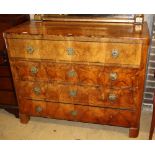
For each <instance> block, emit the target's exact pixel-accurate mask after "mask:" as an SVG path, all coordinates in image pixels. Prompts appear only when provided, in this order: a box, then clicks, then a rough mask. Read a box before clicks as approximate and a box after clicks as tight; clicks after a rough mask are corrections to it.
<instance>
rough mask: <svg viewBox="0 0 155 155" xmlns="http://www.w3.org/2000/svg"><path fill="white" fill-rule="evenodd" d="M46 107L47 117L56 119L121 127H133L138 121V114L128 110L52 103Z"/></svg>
mask: <svg viewBox="0 0 155 155" xmlns="http://www.w3.org/2000/svg"><path fill="white" fill-rule="evenodd" d="M46 107H47V116H48V117H51V118H56V119H66V120H73V121H80V122H90V123H98V124H108V125H120V126H131V125H133V124H134V123H135V120H136V119H135V118H136V113H135V112H131V111H127V110H125V111H123V110H114V109H108V108H98V107H89V106H80V105H70V104H61V103H59V104H57V103H50V102H49V103H47V106H46Z"/></svg>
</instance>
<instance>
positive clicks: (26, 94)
mask: <svg viewBox="0 0 155 155" xmlns="http://www.w3.org/2000/svg"><path fill="white" fill-rule="evenodd" d="M15 86H16V90H17V94H18V96H21V97H23V98H29V99H45V97H46V92H47V84H46V83H39V82H24V81H15Z"/></svg>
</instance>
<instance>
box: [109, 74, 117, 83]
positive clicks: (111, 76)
mask: <svg viewBox="0 0 155 155" xmlns="http://www.w3.org/2000/svg"><path fill="white" fill-rule="evenodd" d="M110 79H111V80H112V81H114V80H116V79H117V73H115V72H112V73H110Z"/></svg>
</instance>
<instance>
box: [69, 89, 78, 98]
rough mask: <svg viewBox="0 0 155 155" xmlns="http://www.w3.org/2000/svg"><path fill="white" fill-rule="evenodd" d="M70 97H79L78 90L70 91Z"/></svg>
mask: <svg viewBox="0 0 155 155" xmlns="http://www.w3.org/2000/svg"><path fill="white" fill-rule="evenodd" d="M69 95H70V96H71V97H75V96H76V95H77V91H76V90H70V91H69Z"/></svg>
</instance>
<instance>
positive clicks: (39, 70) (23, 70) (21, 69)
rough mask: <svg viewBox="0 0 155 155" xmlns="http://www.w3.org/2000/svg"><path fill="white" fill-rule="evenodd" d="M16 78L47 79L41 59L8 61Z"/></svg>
mask: <svg viewBox="0 0 155 155" xmlns="http://www.w3.org/2000/svg"><path fill="white" fill-rule="evenodd" d="M10 65H11V69H12V72H13V75H14V79H16V80H30V81H48V77H47V72H46V68H45V65H43V64H42V62H41V61H39V62H33V61H13V60H12V61H10Z"/></svg>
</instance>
